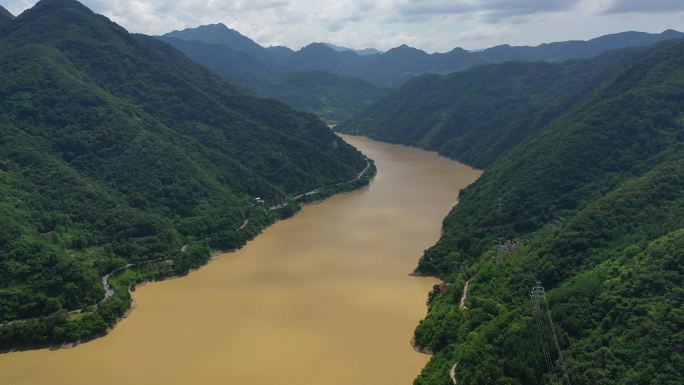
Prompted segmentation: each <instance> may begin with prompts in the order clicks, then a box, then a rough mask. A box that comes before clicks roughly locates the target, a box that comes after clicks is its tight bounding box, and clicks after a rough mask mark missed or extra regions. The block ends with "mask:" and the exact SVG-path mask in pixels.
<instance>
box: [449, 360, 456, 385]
mask: <svg viewBox="0 0 684 385" xmlns="http://www.w3.org/2000/svg"><path fill="white" fill-rule="evenodd" d="M457 366H458V363H456V364H454V366H452V367H451V370H449V377H451V382H453V383H454V385H456V367H457Z"/></svg>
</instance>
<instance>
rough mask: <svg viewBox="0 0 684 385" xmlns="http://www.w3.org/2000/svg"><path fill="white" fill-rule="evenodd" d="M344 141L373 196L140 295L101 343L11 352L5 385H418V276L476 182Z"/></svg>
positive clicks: (317, 208)
mask: <svg viewBox="0 0 684 385" xmlns="http://www.w3.org/2000/svg"><path fill="white" fill-rule="evenodd" d="M345 140H347V139H346V138H345ZM348 141H349V142H350V143H352V144H353V145H355V146H356V147H358V148H359V149H361V150H362V151H363V152H364V153H365V154H366V155H368V156H369V157H371V158H372V159H374V160H375V162H376V165H377V169H378V172H377V175H376V176H375V178H374V179H373V183H371V184H370V185H369V186H368V187H367V188H362V189H357V190H354V191H352V192H350V193H346V194H338V195H335V196H334V197H331V198H330V199H327V200H326V201H324V202H323V203H321V204H317V205H312V206H306V207H303V209H302V210H301V211H300V212H298V213H297V215H296V216H295V217H294V218H292V219H291V220H286V221H279V222H278V223H276V224H274V225H273V226H269V227H268V228H266V229H265V230H264V231H263V233H262V234H261V235H260V236H258V237H257V238H255V239H254V240H252V241H250V242H249V243H247V244H246V245H245V246H244V247H242V248H241V249H240V250H238V251H237V252H234V253H229V254H223V255H221V256H218V257H215V258H214V260H213V262H212V263H211V264H210V265H209V266H207V267H206V268H202V269H199V270H197V271H195V272H193V273H192V274H189V275H188V276H186V277H184V278H183V279H168V280H165V281H163V282H156V283H154V284H150V285H139V286H137V288H136V290H135V291H134V292H133V294H132V299H133V300H134V301H135V310H134V311H133V312H131V313H129V314H128V317H127V318H125V320H123V321H122V322H121V323H119V324H118V325H117V327H116V328H114V329H113V330H112V331H111V332H110V333H109V334H108V335H107V336H106V337H105V338H98V339H96V340H94V341H91V342H89V343H87V344H81V345H78V346H76V347H74V348H71V349H60V350H56V351H49V350H46V349H43V350H31V351H25V352H17V353H10V354H6V355H1V356H0V373H3V380H5V381H7V382H9V383H16V384H22V385H42V384H45V383H50V384H54V385H66V384H69V385H86V384H87V385H89V384H92V383H98V384H99V385H116V384H121V383H130V384H138V383H144V384H147V385H182V384H187V383H201V384H203V385H221V384H225V383H236V384H252V385H270V384H274V383H278V384H281V385H301V384H306V383H314V384H327V383H330V379H331V378H334V379H336V381H338V382H340V383H348V384H374V385H409V384H410V383H411V382H412V380H413V378H414V377H415V376H416V374H417V373H419V372H420V370H421V368H422V367H423V366H424V365H425V364H426V363H427V361H428V360H429V359H430V356H427V355H425V354H420V353H417V352H415V351H414V350H413V349H412V347H411V346H410V345H409V340H410V337H411V335H412V332H413V329H414V328H415V325H416V324H417V323H418V321H419V320H420V319H421V318H423V317H424V315H425V312H426V308H425V294H426V293H427V292H428V291H429V290H430V289H431V288H433V287H434V285H435V284H437V283H438V282H439V281H438V280H436V279H434V278H426V277H412V276H409V275H408V273H409V272H410V271H411V270H412V269H413V267H414V266H415V264H416V256H417V255H419V254H420V252H421V251H422V250H424V249H425V248H426V247H429V246H430V245H432V244H434V242H435V241H436V240H437V239H438V237H439V234H440V227H441V226H440V223H441V220H442V218H443V217H444V215H446V213H447V212H448V210H449V209H450V208H451V207H452V206H453V204H454V203H455V201H456V196H457V194H458V191H459V190H460V189H461V188H463V187H464V186H466V185H468V184H469V183H471V182H472V181H473V180H475V179H476V178H477V176H478V175H479V173H478V172H476V171H474V170H472V169H470V168H468V167H466V166H463V165H460V164H458V163H456V162H453V161H450V160H448V159H445V158H442V157H438V156H437V155H435V154H433V153H428V152H425V151H420V150H415V149H410V148H406V147H402V146H393V145H387V144H384V143H378V142H374V141H371V140H367V139H365V138H356V137H354V138H349V139H348ZM360 168H361V167H360ZM302 206H304V205H302ZM239 222H240V223H242V222H243V220H242V219H240V221H239ZM251 222H252V221H250V226H251ZM238 226H239V223H237V225H236V226H235V227H238ZM250 226H247V228H246V229H249V228H250ZM182 246H183V245H179V246H178V247H179V249H180V248H181V247H182ZM190 249H191V248H190V247H189V248H188V251H190ZM134 273H136V272H135V271H126V272H122V273H121V275H122V277H119V276H117V277H116V278H117V279H119V280H121V279H123V278H126V276H128V275H133V274H134ZM128 278H130V277H128ZM113 283H114V284H116V282H113ZM398 362H401V365H397V363H398ZM111 363H116V365H112V364H111ZM123 368H125V369H123ZM265 368H268V370H265ZM122 369H123V370H122ZM75 372H78V376H74V375H73V373H75Z"/></svg>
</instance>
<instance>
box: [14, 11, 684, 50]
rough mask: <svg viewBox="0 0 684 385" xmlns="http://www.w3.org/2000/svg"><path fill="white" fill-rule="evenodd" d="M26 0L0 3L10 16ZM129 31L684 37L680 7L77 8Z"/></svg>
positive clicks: (343, 39)
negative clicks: (219, 28)
mask: <svg viewBox="0 0 684 385" xmlns="http://www.w3.org/2000/svg"><path fill="white" fill-rule="evenodd" d="M35 2H36V1H35V0H4V1H3V5H4V6H5V7H6V8H7V9H9V10H10V11H11V12H13V13H15V14H18V13H21V12H22V11H23V10H24V9H26V8H29V7H31V6H32V5H33V4H35ZM82 2H83V3H84V4H86V5H87V6H89V7H90V8H92V9H93V10H95V11H96V12H98V13H102V14H104V15H106V16H107V17H109V18H110V19H112V20H114V21H116V22H117V23H119V24H120V25H122V26H123V27H125V28H126V29H128V30H129V31H131V32H139V33H146V34H162V33H165V32H169V31H171V30H175V29H182V28H186V27H194V26H197V25H201V24H209V23H219V22H220V23H224V24H226V25H228V26H229V27H231V28H234V29H236V30H238V31H240V32H241V33H243V34H245V35H247V36H249V37H251V38H252V39H254V40H256V41H257V42H258V43H260V44H262V45H265V46H268V45H286V46H288V47H292V48H300V47H301V46H303V45H306V44H308V43H311V42H312V41H325V42H330V43H334V44H338V45H343V46H347V47H351V48H366V47H375V48H379V49H383V50H385V49H389V48H391V47H395V46H397V45H400V44H402V43H406V44H408V45H411V46H414V47H417V48H421V49H423V50H426V51H428V52H434V51H440V52H444V51H449V50H451V49H452V48H454V47H463V48H466V49H480V48H486V47H491V46H494V45H498V44H504V43H508V44H512V45H537V44H540V43H544V42H552V41H561V40H571V39H582V40H584V39H589V38H592V37H596V36H600V35H604V34H608V33H614V32H620V31H627V30H637V31H645V32H661V31H663V30H665V29H669V28H671V29H677V30H684V0H374V1H370V0H297V1H286V0H84V1H82Z"/></svg>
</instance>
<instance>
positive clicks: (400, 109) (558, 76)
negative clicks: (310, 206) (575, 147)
mask: <svg viewBox="0 0 684 385" xmlns="http://www.w3.org/2000/svg"><path fill="white" fill-rule="evenodd" d="M638 54H639V53H638V51H624V52H622V51H621V52H614V53H610V54H604V55H602V56H600V57H598V58H595V59H589V60H574V61H568V62H564V63H546V62H533V63H525V62H510V63H503V64H492V65H484V66H480V67H476V68H473V69H470V70H466V71H462V72H456V73H453V74H449V75H423V76H420V77H417V78H415V79H412V80H410V81H408V82H407V83H406V84H405V85H404V86H402V87H400V88H399V89H397V90H395V91H393V92H392V93H390V94H389V95H388V96H387V97H385V98H383V99H381V100H380V101H378V102H376V103H374V104H373V105H372V106H371V107H369V108H368V109H366V110H365V111H364V112H362V113H361V114H358V115H357V116H355V117H354V118H353V119H350V120H349V121H347V122H344V123H342V124H340V125H338V126H337V128H336V129H337V130H340V131H342V132H346V133H353V134H362V135H367V136H369V137H371V138H375V139H378V140H383V141H388V142H393V143H401V144H406V145H410V146H418V147H422V148H425V149H428V150H434V151H438V152H439V153H440V154H442V155H445V156H449V157H452V158H456V159H458V160H461V161H463V162H466V163H468V164H472V165H474V166H477V167H487V166H488V165H490V164H491V163H492V162H493V161H495V160H496V159H497V158H498V157H500V156H501V155H502V154H503V153H505V152H506V151H508V150H509V149H511V148H514V147H515V146H516V145H518V144H519V143H521V142H522V141H523V140H524V139H525V138H527V137H528V136H529V135H530V134H531V133H534V132H536V131H537V130H539V129H540V128H542V127H544V126H545V125H546V124H548V123H549V122H550V121H552V120H553V119H555V118H557V117H558V116H559V115H560V114H562V113H564V112H565V111H566V110H567V109H568V108H569V106H572V104H573V103H574V102H576V101H577V100H579V99H581V98H582V97H584V96H586V95H587V94H588V93H589V92H591V91H592V90H593V89H594V88H596V87H598V86H599V85H600V84H601V83H602V82H603V81H605V80H606V79H607V78H608V77H609V76H611V75H612V74H614V72H615V71H616V70H619V69H620V68H622V67H623V66H625V65H627V63H629V62H630V60H631V58H632V57H633V56H636V55H638Z"/></svg>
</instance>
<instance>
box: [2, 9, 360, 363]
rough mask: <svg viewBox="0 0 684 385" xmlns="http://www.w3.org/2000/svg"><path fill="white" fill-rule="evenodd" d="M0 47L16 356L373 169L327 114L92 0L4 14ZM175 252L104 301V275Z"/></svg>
mask: <svg viewBox="0 0 684 385" xmlns="http://www.w3.org/2000/svg"><path fill="white" fill-rule="evenodd" d="M0 51H1V52H2V53H3V54H2V56H1V57H0V350H1V349H4V348H9V347H13V346H21V345H26V344H33V343H38V344H44V343H51V342H62V341H76V340H79V339H81V338H87V337H90V336H93V335H97V334H100V333H103V332H104V331H105V330H106V329H107V327H108V326H110V325H111V324H112V323H114V322H115V320H116V319H118V317H120V316H121V315H122V313H123V312H124V311H125V310H127V308H128V307H129V305H130V298H129V296H128V291H127V287H128V286H129V285H130V284H134V283H135V281H137V280H141V279H149V278H156V277H163V276H168V275H173V274H182V273H185V272H187V271H188V269H190V268H193V267H196V266H198V265H200V264H202V263H204V262H206V261H207V260H208V258H209V250H210V249H232V248H236V247H239V246H241V245H242V244H243V243H244V242H245V241H246V240H247V239H249V238H251V237H253V236H254V235H255V234H257V233H258V232H259V231H260V230H261V229H262V228H263V227H264V226H266V225H268V224H270V223H272V222H273V221H274V220H275V219H276V212H275V211H270V210H269V209H268V206H269V205H270V204H275V203H280V202H282V201H284V200H285V199H287V198H289V197H292V196H293V195H296V194H300V193H303V192H305V191H309V190H311V189H314V188H316V187H319V186H323V185H329V184H336V183H339V182H343V181H347V180H350V179H353V178H355V177H356V175H357V173H358V172H359V171H360V170H362V169H364V167H365V166H366V160H365V158H363V156H362V155H361V154H360V153H359V152H358V151H356V150H355V149H354V148H352V147H351V146H349V145H348V144H346V143H344V142H342V141H341V140H339V139H338V138H337V137H336V136H335V135H334V134H332V133H331V132H330V131H329V130H328V129H327V127H326V126H325V125H324V124H323V123H322V122H321V121H320V120H318V119H317V118H316V117H315V116H313V115H310V114H305V113H300V112H296V111H294V110H292V109H290V108H289V107H287V106H285V105H283V104H281V103H280V102H277V101H274V100H267V99H259V98H256V97H253V96H250V95H248V94H245V93H244V92H243V91H242V90H241V88H238V87H235V86H233V85H231V84H229V83H227V82H225V81H223V80H221V79H220V78H219V77H217V76H215V75H212V74H211V73H210V72H209V71H208V70H206V69H204V68H203V67H201V66H199V65H197V64H195V63H194V62H192V61H191V60H190V59H188V58H187V57H186V56H184V55H183V54H182V53H180V52H179V51H177V50H176V49H174V48H172V47H171V46H169V45H167V44H166V43H163V42H160V41H158V40H157V39H153V38H150V37H146V36H141V35H132V34H129V33H128V32H126V31H125V30H124V29H123V28H121V27H119V26H117V25H116V24H114V23H112V22H110V21H109V20H108V19H106V18H105V17H103V16H99V15H96V14H94V13H93V12H91V11H90V10H89V9H87V8H86V7H84V6H83V5H81V4H80V3H78V2H76V1H72V0H43V1H41V2H39V3H38V4H36V5H35V6H34V7H33V8H31V9H29V10H27V11H25V12H24V13H23V14H21V15H20V16H19V17H17V18H16V19H14V20H11V21H7V22H5V23H2V24H1V25H0ZM255 197H262V198H263V199H264V200H265V201H266V203H265V204H259V203H257V202H256V201H255V199H254V198H255ZM291 206H296V205H294V204H293V205H291ZM295 208H296V207H295ZM246 219H248V221H246ZM160 258H161V259H163V261H160V262H156V263H150V264H148V265H144V267H141V268H140V269H137V270H136V273H135V274H127V275H126V278H125V279H123V278H120V277H118V276H117V277H112V281H111V282H110V283H111V285H113V287H114V296H113V297H112V298H109V299H108V300H107V301H104V302H102V303H100V304H99V306H97V307H90V306H91V305H94V304H97V303H98V302H99V301H101V300H102V298H103V297H104V296H105V290H104V288H103V285H102V283H101V278H100V277H101V276H103V275H105V274H107V273H109V272H112V271H114V270H115V269H117V268H119V267H122V266H125V265H127V264H135V263H141V262H145V261H152V260H157V259H160ZM81 308H87V311H85V312H80V313H71V314H67V312H68V311H72V310H75V309H81ZM20 319H29V320H28V321H19V322H16V320H20Z"/></svg>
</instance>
